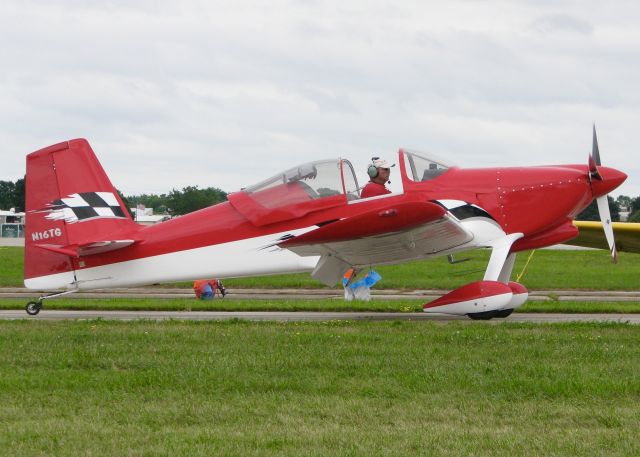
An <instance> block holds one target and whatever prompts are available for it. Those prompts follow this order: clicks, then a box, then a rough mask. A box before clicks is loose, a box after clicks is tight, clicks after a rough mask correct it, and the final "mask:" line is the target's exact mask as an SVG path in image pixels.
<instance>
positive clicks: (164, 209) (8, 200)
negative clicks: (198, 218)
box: [0, 178, 227, 216]
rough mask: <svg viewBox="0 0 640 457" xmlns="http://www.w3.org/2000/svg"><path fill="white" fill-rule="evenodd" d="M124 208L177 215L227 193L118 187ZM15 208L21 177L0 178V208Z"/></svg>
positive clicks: (20, 201) (21, 202)
mask: <svg viewBox="0 0 640 457" xmlns="http://www.w3.org/2000/svg"><path fill="white" fill-rule="evenodd" d="M118 195H120V198H122V200H123V202H124V204H125V206H126V207H127V208H136V207H137V206H138V204H142V205H144V206H145V207H148V208H153V210H154V212H155V213H156V214H170V215H171V216H180V215H183V214H187V213H191V212H193V211H196V210H199V209H202V208H206V207H207V206H211V205H215V204H216V203H220V202H223V201H225V200H226V199H227V193H226V192H225V191H223V190H221V189H218V188H217V187H207V188H205V189H199V188H198V186H187V187H184V188H183V189H182V190H177V189H173V190H172V191H171V192H169V193H168V194H160V195H156V194H141V195H131V196H126V195H122V193H121V192H120V191H118ZM10 208H15V209H16V211H17V212H21V211H24V208H25V183H24V178H20V179H18V180H16V181H15V182H13V181H1V180H0V209H3V210H8V209H10Z"/></svg>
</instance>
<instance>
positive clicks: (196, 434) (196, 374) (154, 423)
mask: <svg viewBox="0 0 640 457" xmlns="http://www.w3.org/2000/svg"><path fill="white" fill-rule="evenodd" d="M639 338H640V327H639V326H631V325H623V324H559V325H526V324H502V325H486V324H484V323H472V324H470V325H469V324H460V323H447V324H435V323H424V322H419V323H418V322H393V323H381V322H375V323H370V322H357V323H356V322H328V323H251V322H237V321H231V322H214V323H185V322H162V323H160V322H132V323H116V322H108V321H84V322H38V321H20V322H0V347H2V351H0V422H1V423H2V431H1V433H0V455H11V456H24V455H56V456H75V455H154V456H169V455H171V456H196V455H203V456H204V455H207V456H208V455H216V456H237V455H243V456H262V455H282V456H299V455H314V456H360V455H362V456H406V455H456V456H457V455H476V456H477V455H491V456H510V457H512V456H530V455H602V456H605V455H606V456H616V455H620V456H622V455H625V456H626V455H639V454H640V442H639V441H638V440H637V431H638V429H640V408H639V407H638V402H639V400H640V346H639V345H638V344H637V342H638V340H639Z"/></svg>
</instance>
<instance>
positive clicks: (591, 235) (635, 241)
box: [564, 221, 640, 253]
mask: <svg viewBox="0 0 640 457" xmlns="http://www.w3.org/2000/svg"><path fill="white" fill-rule="evenodd" d="M573 225H575V226H576V227H578V230H580V234H579V235H578V236H577V237H576V238H574V239H572V240H569V241H565V242H564V244H571V245H574V246H585V247H590V248H598V249H609V246H608V244H607V239H606V238H605V236H604V233H603V231H602V222H599V221H598V222H596V221H573ZM611 226H612V228H613V232H614V234H615V240H616V247H617V249H618V251H626V252H637V253H640V223H638V222H612V223H611Z"/></svg>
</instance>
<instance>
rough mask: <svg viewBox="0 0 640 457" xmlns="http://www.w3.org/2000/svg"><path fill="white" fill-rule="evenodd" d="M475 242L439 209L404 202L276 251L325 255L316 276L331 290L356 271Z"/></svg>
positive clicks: (322, 229)
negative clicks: (331, 286)
mask: <svg viewBox="0 0 640 457" xmlns="http://www.w3.org/2000/svg"><path fill="white" fill-rule="evenodd" d="M472 239H473V234H472V233H471V232H470V231H468V230H467V229H465V228H464V227H463V226H462V225H461V224H460V222H458V221H457V220H456V219H455V218H453V217H452V216H450V215H448V214H447V211H446V209H444V208H443V207H441V206H440V205H436V204H435V203H430V202H404V203H398V204H395V205H391V206H389V207H388V208H385V209H382V210H380V209H377V210H375V211H370V212H366V213H363V214H359V215H357V216H353V217H348V218H345V219H341V220H338V221H336V222H332V223H329V224H326V225H323V226H321V227H319V228H317V229H315V230H312V231H310V232H306V233H304V234H302V235H299V236H297V237H293V238H289V239H287V240H285V241H282V242H280V243H279V244H278V246H280V247H281V248H286V249H289V250H291V251H293V252H295V253H296V254H298V255H300V256H321V258H320V261H319V262H318V264H317V266H316V269H315V270H314V271H313V273H312V276H313V277H314V278H316V279H318V280H320V281H322V282H323V283H325V284H327V285H333V284H335V283H336V282H338V281H339V280H340V279H341V278H342V275H344V273H345V271H346V270H347V269H349V268H350V267H352V266H353V267H362V266H367V265H374V264H384V263H397V262H401V261H405V260H411V259H418V258H423V257H426V256H427V255H431V254H435V253H438V252H442V251H446V250H448V249H451V248H453V247H456V246H460V245H462V244H464V243H467V242H469V241H471V240H472Z"/></svg>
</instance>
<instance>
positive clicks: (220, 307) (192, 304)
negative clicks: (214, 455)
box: [0, 298, 640, 313]
mask: <svg viewBox="0 0 640 457" xmlns="http://www.w3.org/2000/svg"><path fill="white" fill-rule="evenodd" d="M27 301H29V299H26V298H3V299H0V309H24V307H25V306H26V304H27ZM424 303H425V300H418V299H401V300H384V299H373V300H371V301H368V302H367V301H360V300H354V301H349V302H347V301H344V300H343V299H341V298H336V299H312V300H304V299H295V298H280V299H275V298H274V299H222V300H221V299H215V300H207V301H203V300H196V299H195V298H167V299H157V298H56V299H52V300H45V301H44V302H43V304H44V309H45V310H48V309H57V310H65V309H66V310H104V311H331V312H358V311H359V312H365V311H372V312H388V313H419V312H422V305H424ZM516 312H524V313H640V302H637V301H628V302H623V301H609V302H607V301H603V302H595V301H586V302H581V301H554V300H549V301H530V302H527V303H525V304H524V305H523V306H522V307H521V308H518V309H517V310H516Z"/></svg>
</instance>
